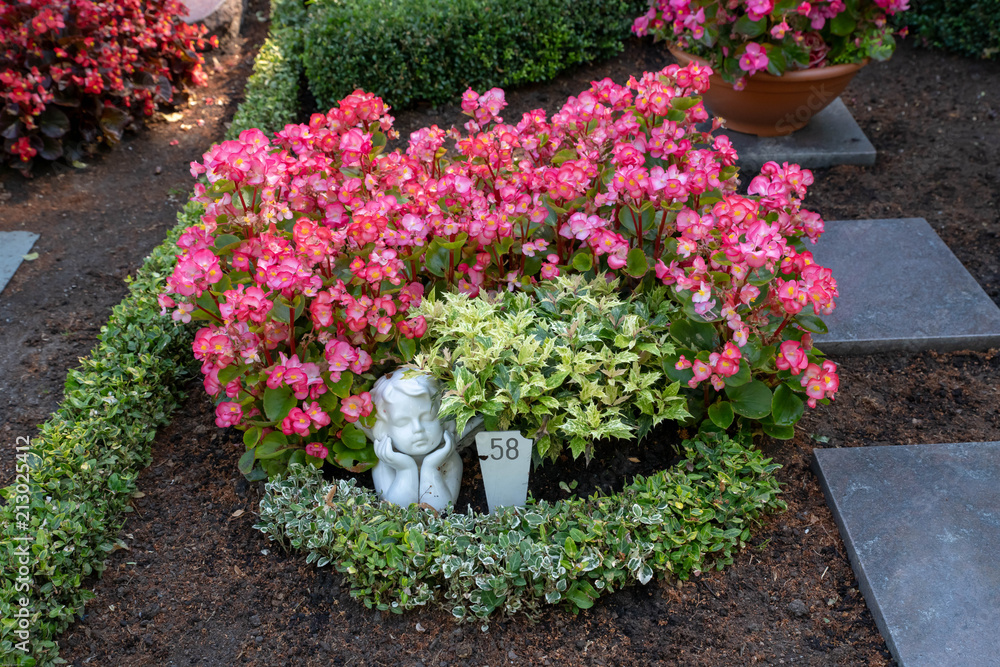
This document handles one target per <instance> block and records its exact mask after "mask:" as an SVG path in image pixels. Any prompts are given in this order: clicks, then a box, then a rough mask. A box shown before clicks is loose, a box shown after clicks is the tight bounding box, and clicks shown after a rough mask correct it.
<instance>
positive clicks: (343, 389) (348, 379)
mask: <svg viewBox="0 0 1000 667" xmlns="http://www.w3.org/2000/svg"><path fill="white" fill-rule="evenodd" d="M352 386H354V373H348V372H346V371H345V372H343V373H341V374H340V379H339V380H337V381H336V382H334V383H333V384H328V385H327V388H329V390H330V393H332V394H333V395H334V396H339V397H340V398H347V397H348V396H350V395H351V387H352ZM338 407H339V406H338Z"/></svg>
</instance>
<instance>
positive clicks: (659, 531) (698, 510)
mask: <svg viewBox="0 0 1000 667" xmlns="http://www.w3.org/2000/svg"><path fill="white" fill-rule="evenodd" d="M744 437H748V436H744ZM684 449H685V458H684V460H682V461H681V462H680V463H679V464H677V466H676V467H674V468H671V469H669V470H664V471H661V472H659V473H657V474H655V475H652V476H650V477H649V478H642V477H637V478H636V479H635V481H634V482H633V483H632V484H631V485H629V486H628V487H626V488H625V489H624V490H622V492H621V493H618V494H615V495H612V496H598V495H595V496H592V497H590V498H587V499H582V498H572V499H570V500H566V501H562V502H557V503H548V502H545V501H541V502H534V501H529V504H528V505H527V506H526V507H508V508H504V509H502V510H500V511H498V512H497V513H495V514H492V515H482V514H475V513H473V512H472V511H471V510H470V511H469V512H468V513H467V514H457V513H454V514H449V515H442V516H438V515H437V514H436V513H434V512H430V511H428V510H425V509H422V508H420V507H418V506H416V505H410V506H409V507H399V506H396V505H390V504H388V503H382V502H380V501H379V499H378V497H377V496H375V494H374V493H372V492H371V491H368V490H366V489H361V488H358V487H357V486H355V483H354V480H350V481H341V482H339V483H337V484H336V485H331V484H330V483H329V482H325V481H324V480H323V478H322V474H321V472H320V471H318V470H316V469H314V468H312V467H308V466H299V465H295V466H293V467H292V468H291V469H290V472H289V474H288V476H287V477H286V478H284V479H277V480H274V481H271V482H269V483H268V484H267V487H266V489H267V490H266V493H265V496H264V498H263V500H262V501H261V506H260V522H259V523H258V524H257V525H256V526H255V528H257V529H259V530H261V531H262V532H264V533H265V534H267V535H268V536H269V537H270V538H271V539H272V540H275V541H278V542H280V543H281V544H282V545H291V546H292V547H294V548H296V549H305V550H307V551H308V552H309V555H308V556H307V558H306V560H307V562H310V563H312V562H316V563H317V565H318V566H319V567H323V566H324V565H327V564H329V563H333V564H334V566H335V567H336V569H337V571H338V572H341V573H342V574H343V575H344V578H345V579H346V581H347V582H348V583H349V584H350V586H351V595H352V596H353V597H355V598H359V599H360V600H361V601H362V602H364V604H365V605H366V606H368V607H369V608H372V607H374V608H377V609H379V610H383V611H385V610H391V611H393V612H396V613H402V612H403V610H406V609H412V608H415V607H419V606H423V605H427V604H431V603H438V604H440V605H442V606H444V607H446V608H448V609H450V610H451V612H452V614H453V615H454V616H455V617H457V618H459V619H465V620H473V619H481V620H484V621H485V620H486V619H487V618H488V617H489V616H490V615H491V614H493V613H494V612H502V613H514V612H526V613H529V614H532V613H535V612H537V611H538V610H539V609H540V607H541V605H542V604H543V603H548V604H563V605H565V606H567V607H569V608H570V609H572V610H578V609H586V608H588V607H591V606H592V605H593V603H594V600H596V599H597V598H598V597H599V596H600V595H603V594H605V593H610V592H611V591H613V590H615V589H618V588H621V587H623V586H626V585H629V584H631V583H633V582H636V581H638V582H640V583H643V584H645V583H646V582H648V581H649V580H650V579H652V578H653V576H654V575H656V576H660V577H662V576H666V575H668V574H669V575H672V576H675V577H678V578H680V579H687V578H688V576H690V574H691V573H692V572H697V571H699V570H703V569H705V568H707V567H709V566H711V565H714V566H715V567H718V568H720V569H721V568H722V567H723V566H724V565H728V564H730V563H732V560H733V559H732V555H733V552H734V551H737V550H739V549H740V548H742V547H743V546H744V545H745V542H746V540H747V539H748V538H749V536H750V530H749V524H750V523H751V522H752V521H753V520H754V519H755V518H756V517H758V516H760V514H761V513H762V512H765V511H774V510H783V509H785V503H784V502H783V501H781V500H779V499H778V498H777V494H778V493H779V492H780V491H779V487H778V482H777V481H776V480H775V479H774V478H773V477H772V476H771V473H772V472H773V471H774V470H775V469H776V468H778V467H779V466H778V465H776V464H773V463H771V461H770V459H765V458H764V457H763V455H762V454H761V453H760V452H759V451H756V450H753V449H748V448H747V447H746V446H744V445H743V444H742V443H740V442H738V441H735V440H730V439H728V438H721V439H719V440H718V441H717V442H713V443H712V445H711V446H709V445H706V444H704V443H703V442H699V441H687V442H685V443H684ZM711 554H714V556H710V555H711Z"/></svg>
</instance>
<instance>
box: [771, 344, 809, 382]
mask: <svg viewBox="0 0 1000 667" xmlns="http://www.w3.org/2000/svg"><path fill="white" fill-rule="evenodd" d="M774 365H775V366H777V367H778V368H779V369H780V370H783V371H789V372H790V373H791V374H792V375H798V374H799V373H801V372H802V371H804V370H805V369H806V367H807V366H808V365H809V357H808V356H807V355H806V353H805V352H804V351H803V350H802V348H801V347H800V344H799V342H798V341H797V340H786V341H785V342H784V343H782V344H781V347H780V348H779V351H778V358H777V359H775V362H774Z"/></svg>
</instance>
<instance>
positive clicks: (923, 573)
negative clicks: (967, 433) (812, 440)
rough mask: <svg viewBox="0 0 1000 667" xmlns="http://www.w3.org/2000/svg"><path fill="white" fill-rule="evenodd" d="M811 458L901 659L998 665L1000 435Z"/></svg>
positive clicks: (926, 665)
mask: <svg viewBox="0 0 1000 667" xmlns="http://www.w3.org/2000/svg"><path fill="white" fill-rule="evenodd" d="M813 463H814V470H815V471H816V474H817V476H818V477H819V479H820V483H821V485H822V487H823V493H824V494H825V495H826V500H827V503H828V504H829V505H830V509H831V510H832V511H833V516H834V519H836V521H837V526H838V527H839V528H840V535H841V537H843V539H844V545H845V546H846V547H847V553H848V555H849V557H850V560H851V565H852V566H853V568H854V573H855V574H856V575H857V578H858V584H859V586H860V588H861V591H862V593H864V596H865V600H866V601H867V603H868V608H869V609H870V610H871V612H872V615H873V616H874V617H875V623H876V624H877V625H878V627H879V630H880V631H881V632H882V636H883V637H884V638H885V641H886V644H888V646H889V650H890V651H891V652H892V655H893V657H894V658H895V659H896V661H897V662H898V663H899V664H900V665H901V666H902V667H942V666H945V665H956V666H957V665H961V666H962V667H987V666H991V667H995V665H997V664H1000V558H998V554H1000V442H984V443H963V444H948V445H899V446H895V447H851V448H844V449H816V450H815V452H814V462H813Z"/></svg>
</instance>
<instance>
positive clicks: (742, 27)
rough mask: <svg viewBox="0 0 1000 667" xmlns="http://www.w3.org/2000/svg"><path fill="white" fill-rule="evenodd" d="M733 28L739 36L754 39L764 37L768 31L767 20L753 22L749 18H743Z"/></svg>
mask: <svg viewBox="0 0 1000 667" xmlns="http://www.w3.org/2000/svg"><path fill="white" fill-rule="evenodd" d="M733 27H734V29H735V30H736V32H738V33H739V34H741V35H743V36H744V37H749V38H750V39H753V38H754V37H759V36H761V35H763V34H764V31H765V30H767V18H762V19H760V20H758V21H751V20H750V17H749V16H741V17H740V18H739V20H738V21H736V25H735V26H733Z"/></svg>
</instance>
